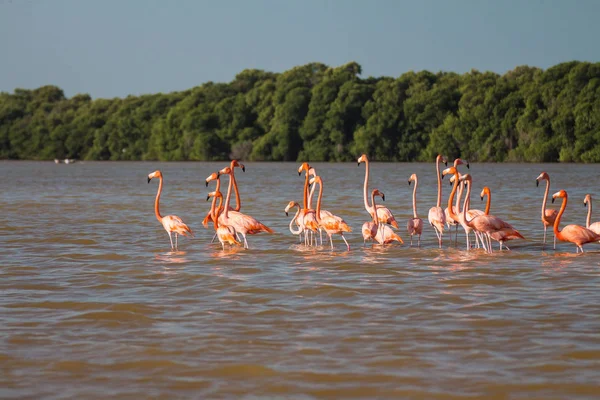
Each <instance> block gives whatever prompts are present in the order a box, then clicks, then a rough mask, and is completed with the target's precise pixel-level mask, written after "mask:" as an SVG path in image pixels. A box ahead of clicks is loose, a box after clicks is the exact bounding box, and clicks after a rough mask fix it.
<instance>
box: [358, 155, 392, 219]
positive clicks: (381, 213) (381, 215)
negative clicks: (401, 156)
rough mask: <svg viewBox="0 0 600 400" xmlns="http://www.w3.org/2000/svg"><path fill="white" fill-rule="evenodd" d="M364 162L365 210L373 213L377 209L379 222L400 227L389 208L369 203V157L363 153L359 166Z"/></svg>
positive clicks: (359, 159)
mask: <svg viewBox="0 0 600 400" xmlns="http://www.w3.org/2000/svg"><path fill="white" fill-rule="evenodd" d="M362 162H364V163H365V182H364V185H363V200H364V203H365V210H367V212H368V213H369V215H373V212H374V210H376V212H377V218H378V220H379V222H383V223H384V224H390V225H392V226H393V227H394V228H396V229H398V228H399V226H398V222H397V221H396V218H394V214H392V212H391V211H390V209H389V208H387V207H385V206H382V205H378V206H377V207H375V206H372V205H369V202H368V199H367V196H368V192H369V159H368V158H367V155H366V154H363V155H361V156H360V157H359V158H358V166H360V163H362ZM381 226H383V225H381Z"/></svg>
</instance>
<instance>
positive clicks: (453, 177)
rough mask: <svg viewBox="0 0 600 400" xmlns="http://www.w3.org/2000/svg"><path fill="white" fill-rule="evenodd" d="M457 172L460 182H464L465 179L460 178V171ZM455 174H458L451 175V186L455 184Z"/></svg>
mask: <svg viewBox="0 0 600 400" xmlns="http://www.w3.org/2000/svg"><path fill="white" fill-rule="evenodd" d="M456 172H457V175H458V183H463V181H461V180H460V178H461V177H462V174H461V173H460V172H458V171H456ZM455 176H456V175H452V176H451V177H450V186H452V185H453V184H454V181H455Z"/></svg>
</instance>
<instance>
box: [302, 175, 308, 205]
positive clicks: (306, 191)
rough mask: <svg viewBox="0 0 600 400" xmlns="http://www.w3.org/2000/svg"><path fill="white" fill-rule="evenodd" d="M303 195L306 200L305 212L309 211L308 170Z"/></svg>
mask: <svg viewBox="0 0 600 400" xmlns="http://www.w3.org/2000/svg"><path fill="white" fill-rule="evenodd" d="M302 195H303V200H304V204H303V208H302V210H303V211H306V210H308V208H307V207H308V170H306V179H304V193H303V194H302Z"/></svg>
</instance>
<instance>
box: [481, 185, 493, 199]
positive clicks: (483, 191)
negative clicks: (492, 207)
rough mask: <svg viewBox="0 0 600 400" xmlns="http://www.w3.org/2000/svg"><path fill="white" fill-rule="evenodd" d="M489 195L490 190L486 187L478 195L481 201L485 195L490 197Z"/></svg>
mask: <svg viewBox="0 0 600 400" xmlns="http://www.w3.org/2000/svg"><path fill="white" fill-rule="evenodd" d="M490 194H491V193H490V188H489V187H487V186H484V187H483V190H482V191H481V194H480V197H481V200H483V197H484V196H486V195H487V196H490Z"/></svg>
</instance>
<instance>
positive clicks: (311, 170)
mask: <svg viewBox="0 0 600 400" xmlns="http://www.w3.org/2000/svg"><path fill="white" fill-rule="evenodd" d="M308 176H309V177H310V176H317V171H316V170H315V169H314V168H313V167H310V168H309V170H308ZM316 187H317V186H316V185H312V187H311V188H310V192H309V194H308V209H309V210H312V209H313V208H312V200H313V196H314V194H315V188H316ZM325 216H328V217H331V216H333V214H332V213H331V212H329V211H327V210H321V217H325ZM319 237H320V239H321V246H322V245H323V228H321V227H319Z"/></svg>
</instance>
